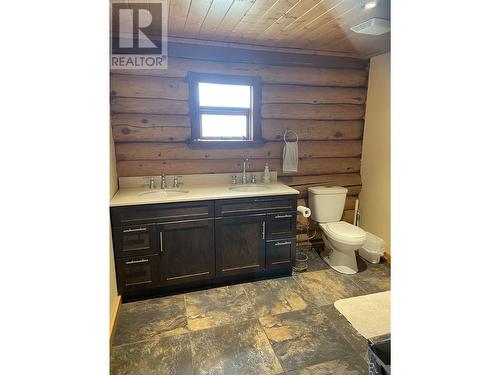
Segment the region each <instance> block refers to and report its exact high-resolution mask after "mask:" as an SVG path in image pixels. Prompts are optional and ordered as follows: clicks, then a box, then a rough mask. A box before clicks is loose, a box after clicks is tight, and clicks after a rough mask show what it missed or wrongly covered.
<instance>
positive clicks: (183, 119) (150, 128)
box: [111, 113, 363, 147]
mask: <svg viewBox="0 0 500 375" xmlns="http://www.w3.org/2000/svg"><path fill="white" fill-rule="evenodd" d="M189 123H190V119H189V117H188V116H173V115H171V116H169V115H147V114H128V113H127V114H113V115H112V116H111V124H112V125H113V127H116V126H120V127H121V129H122V131H123V132H127V131H128V134H126V135H127V137H126V139H123V138H121V140H120V142H141V141H149V142H163V141H168V140H169V139H170V137H169V134H168V132H169V130H168V127H173V128H178V127H189ZM301 124H303V125H302V126H301ZM157 127H165V129H162V130H161V134H162V137H161V138H157V136H158V134H159V133H160V131H159V130H158V129H156V128H157ZM132 128H134V129H132ZM287 129H290V130H293V131H295V132H296V133H297V135H298V137H299V139H300V141H301V142H300V143H299V147H300V145H301V144H302V143H303V141H309V140H312V141H328V140H359V139H361V137H362V135H363V122H362V121H316V120H264V121H263V122H262V137H263V138H264V139H265V140H267V141H281V140H282V139H283V133H284V132H285V130H287ZM172 132H174V133H176V134H178V133H179V130H178V129H173V130H172ZM185 133H186V134H188V133H190V130H187V131H186V132H185ZM174 138H175V137H174ZM186 139H189V135H188V136H187V137H186V138H183V139H182V140H186ZM115 140H117V139H116V138H115ZM117 141H118V140H117Z"/></svg>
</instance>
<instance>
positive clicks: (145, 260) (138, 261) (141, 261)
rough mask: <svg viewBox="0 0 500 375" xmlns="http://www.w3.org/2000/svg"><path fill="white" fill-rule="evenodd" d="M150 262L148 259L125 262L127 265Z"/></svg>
mask: <svg viewBox="0 0 500 375" xmlns="http://www.w3.org/2000/svg"><path fill="white" fill-rule="evenodd" d="M147 262H149V260H147V259H141V260H130V261H128V262H125V264H137V263H147Z"/></svg>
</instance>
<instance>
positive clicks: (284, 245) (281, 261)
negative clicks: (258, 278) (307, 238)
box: [266, 238, 295, 270]
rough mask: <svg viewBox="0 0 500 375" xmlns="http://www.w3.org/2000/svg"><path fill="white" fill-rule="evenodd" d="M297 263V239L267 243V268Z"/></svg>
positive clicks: (285, 266) (283, 266) (284, 266)
mask: <svg viewBox="0 0 500 375" xmlns="http://www.w3.org/2000/svg"><path fill="white" fill-rule="evenodd" d="M293 265H295V239H291V238H290V239H286V240H278V241H268V242H267V243H266V269H267V270H271V269H275V268H287V267H292V266H293Z"/></svg>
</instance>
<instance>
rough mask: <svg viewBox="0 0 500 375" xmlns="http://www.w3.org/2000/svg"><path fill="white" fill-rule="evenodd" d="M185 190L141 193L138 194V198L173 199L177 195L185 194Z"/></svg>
mask: <svg viewBox="0 0 500 375" xmlns="http://www.w3.org/2000/svg"><path fill="white" fill-rule="evenodd" d="M187 193H188V191H186V190H177V189H175V190H168V189H167V190H148V191H144V192H142V193H139V196H140V197H143V198H173V197H178V196H179V195H184V194H187Z"/></svg>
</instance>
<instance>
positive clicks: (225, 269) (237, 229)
mask: <svg viewBox="0 0 500 375" xmlns="http://www.w3.org/2000/svg"><path fill="white" fill-rule="evenodd" d="M265 226H266V216H265V215H255V216H239V217H229V218H223V219H216V224H215V238H216V248H217V264H216V268H217V276H231V275H239V274H247V273H252V272H259V271H264V270H265V264H266V255H265V254H266V249H265Z"/></svg>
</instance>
